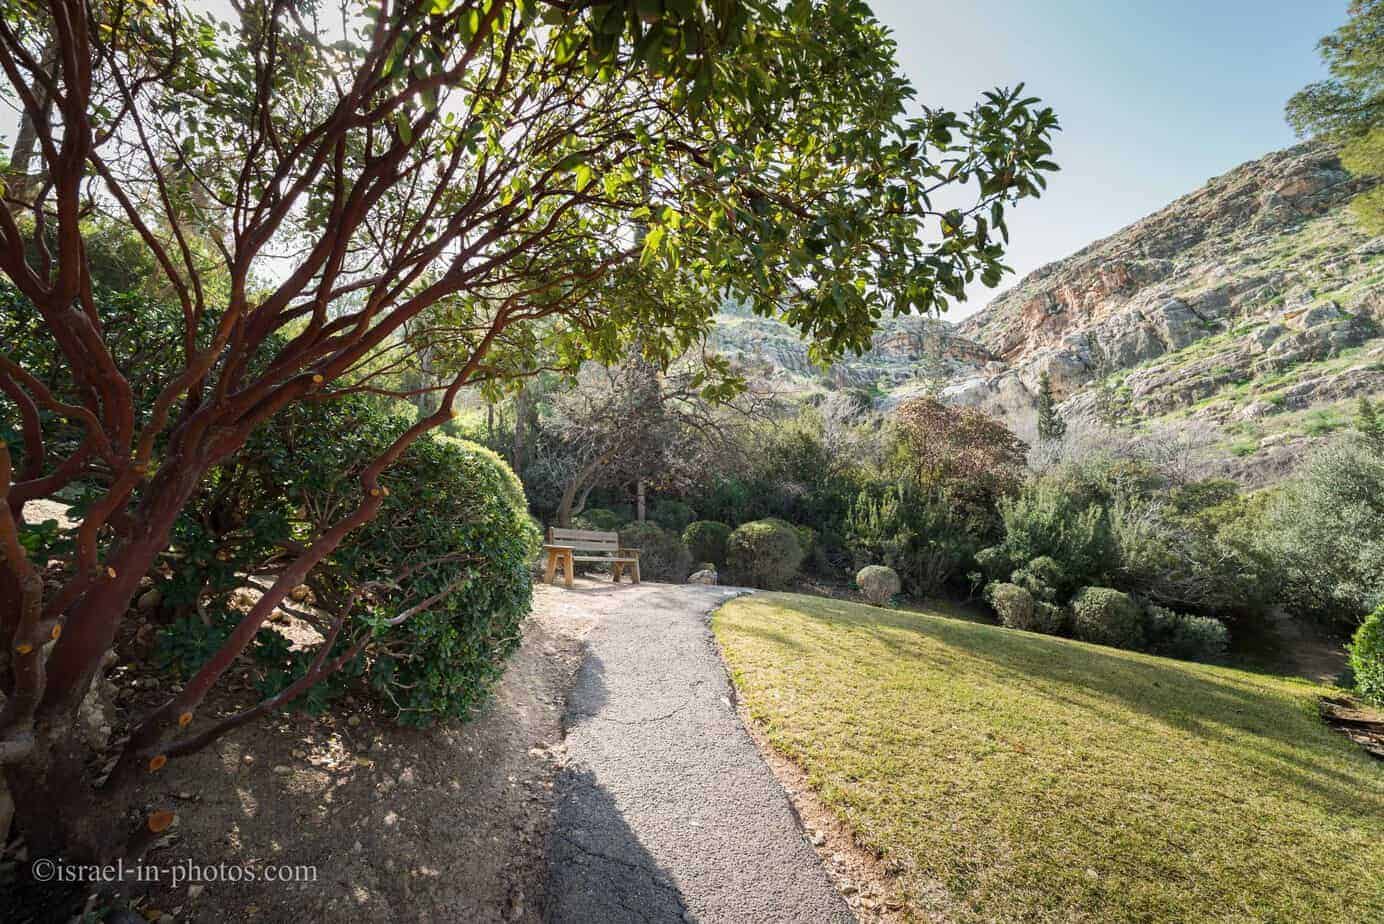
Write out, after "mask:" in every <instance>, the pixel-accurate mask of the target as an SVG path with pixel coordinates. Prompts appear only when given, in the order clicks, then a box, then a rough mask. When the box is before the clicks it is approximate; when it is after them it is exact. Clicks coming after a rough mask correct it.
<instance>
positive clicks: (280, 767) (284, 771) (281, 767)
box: [274, 764, 293, 776]
mask: <svg viewBox="0 0 1384 924" xmlns="http://www.w3.org/2000/svg"><path fill="white" fill-rule="evenodd" d="M274 772H275V773H277V774H278V775H279V776H288V775H289V774H290V773H292V772H293V768H292V767H290V766H288V765H287V764H276V765H275V766H274Z"/></svg>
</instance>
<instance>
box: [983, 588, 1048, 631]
mask: <svg viewBox="0 0 1384 924" xmlns="http://www.w3.org/2000/svg"><path fill="white" fill-rule="evenodd" d="M985 599H986V600H988V601H990V605H991V606H992V607H994V608H995V612H996V613H997V614H998V615H999V617H1000V625H1002V626H1007V627H1008V628H1010V629H1023V630H1025V631H1029V632H1032V631H1035V630H1036V628H1037V623H1036V622H1035V621H1034V618H1033V610H1034V600H1033V594H1031V593H1029V592H1028V591H1027V590H1025V589H1024V588H1022V587H1020V586H1019V585H1018V584H1007V583H1004V582H1000V581H996V582H994V583H993V584H991V585H990V586H989V587H986V588H985Z"/></svg>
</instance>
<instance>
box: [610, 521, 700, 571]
mask: <svg viewBox="0 0 1384 924" xmlns="http://www.w3.org/2000/svg"><path fill="white" fill-rule="evenodd" d="M620 546H621V547H622V548H626V549H638V550H639V576H640V578H641V579H643V580H648V581H670V582H672V583H674V584H677V583H681V582H682V581H684V580H686V579H687V575H688V573H689V572H691V570H692V565H693V561H692V553H690V552H688V551H687V546H685V545H683V542H682V537H681V536H679V535H678V534H677V533H675V532H672V531H670V530H666V529H664V528H663V527H661V526H659V525H657V524H656V523H629V524H627V525H625V526H622V527H620Z"/></svg>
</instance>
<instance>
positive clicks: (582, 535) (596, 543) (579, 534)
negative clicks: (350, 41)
mask: <svg viewBox="0 0 1384 924" xmlns="http://www.w3.org/2000/svg"><path fill="white" fill-rule="evenodd" d="M543 551H545V552H547V553H548V567H547V571H546V572H545V579H546V580H547V582H548V583H549V584H551V583H553V579H554V577H555V576H556V574H557V569H558V567H559V566H561V567H562V576H563V581H564V582H565V583H566V585H567V586H568V587H571V586H572V573H573V571H574V565H575V563H576V562H579V561H599V562H609V563H610V570H611V572H612V573H613V574H614V576H615V583H617V584H618V583H620V575H621V574H623V573H625V572H629V575H630V577H631V578H632V579H633V582H634V583H635V584H638V583H639V550H638V549H625V548H621V547H620V534H619V533H603V532H598V531H597V530H594V529H558V528H557V527H555V526H550V527H548V541H547V543H545V544H544V546H543ZM578 552H586V553H589V554H586V555H578V554H577V553H578Z"/></svg>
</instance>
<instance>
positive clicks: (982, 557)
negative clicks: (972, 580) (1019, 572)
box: [976, 545, 1015, 581]
mask: <svg viewBox="0 0 1384 924" xmlns="http://www.w3.org/2000/svg"><path fill="white" fill-rule="evenodd" d="M976 566H977V567H978V568H980V573H981V574H983V575H985V578H986V580H987V581H1005V580H1007V579H1008V577H1009V575H1010V574H1011V573H1013V571H1014V568H1015V565H1014V559H1012V558H1010V557H1009V553H1008V552H1007V551H1005V549H1004V546H1001V545H996V546H991V547H990V548H988V549H981V550H980V551H979V552H977V553H976Z"/></svg>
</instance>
